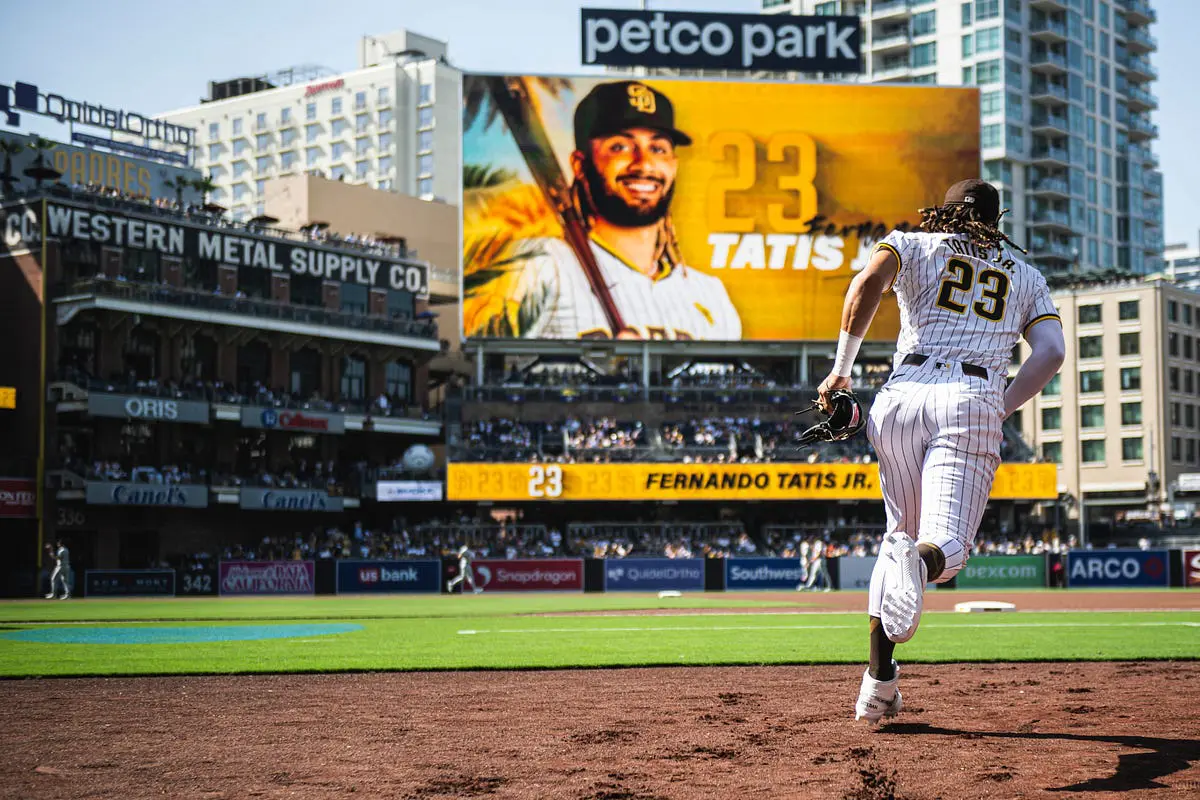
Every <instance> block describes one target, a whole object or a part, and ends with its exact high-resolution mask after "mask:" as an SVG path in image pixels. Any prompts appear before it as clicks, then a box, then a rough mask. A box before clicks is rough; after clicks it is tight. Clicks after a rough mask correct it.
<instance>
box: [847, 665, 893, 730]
mask: <svg viewBox="0 0 1200 800" xmlns="http://www.w3.org/2000/svg"><path fill="white" fill-rule="evenodd" d="M892 668H893V669H894V670H895V671H896V672H895V674H894V675H893V676H892V679H891V680H890V681H877V680H875V679H874V678H872V677H871V671H870V670H869V669H868V670H866V671H865V672H863V679H862V688H861V689H859V690H858V702H857V703H855V704H854V720H855V722H858V721H859V720H866V721H867V722H869V723H871V724H872V725H878V724H879V721H880V720H881V719H883V718H884V717H894V716H896V715H897V714H899V713H900V709H902V708H904V700H903V698H901V696H900V689H898V688H897V686H896V684H897V683H898V682H899V680H900V667H899V665H897V664H896V662H895V661H893V662H892Z"/></svg>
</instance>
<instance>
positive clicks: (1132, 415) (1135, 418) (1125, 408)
mask: <svg viewBox="0 0 1200 800" xmlns="http://www.w3.org/2000/svg"><path fill="white" fill-rule="evenodd" d="M1121 424H1122V425H1141V424H1142V404H1141V403H1121Z"/></svg>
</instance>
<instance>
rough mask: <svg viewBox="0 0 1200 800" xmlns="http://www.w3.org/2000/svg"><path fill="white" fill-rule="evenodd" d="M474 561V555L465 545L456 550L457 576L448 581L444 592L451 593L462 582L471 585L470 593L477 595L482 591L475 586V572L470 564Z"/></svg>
mask: <svg viewBox="0 0 1200 800" xmlns="http://www.w3.org/2000/svg"><path fill="white" fill-rule="evenodd" d="M474 560H475V554H474V553H472V552H471V549H470V548H469V547H467V546H466V545H465V544H464V545H463V546H462V547H460V548H459V549H458V574H457V575H455V576H454V577H453V578H451V579H450V582H449V583H447V584H446V591H447V592H453V591H454V587H455V586H458V585H459V584H460V583H462V582H463V581H464V580H465V581H466V582H467V583H469V584H471V591H472V592H474V593H475V594H479V593H480V592H482V591H483V589H480V588H479V587H478V586H477V585H476V584H475V570H474V568H473V567H472V566H471V562H472V561H474Z"/></svg>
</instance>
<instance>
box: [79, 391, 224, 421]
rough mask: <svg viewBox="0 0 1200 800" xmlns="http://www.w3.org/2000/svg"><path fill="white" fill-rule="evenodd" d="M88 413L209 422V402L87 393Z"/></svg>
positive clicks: (105, 415) (118, 417)
mask: <svg viewBox="0 0 1200 800" xmlns="http://www.w3.org/2000/svg"><path fill="white" fill-rule="evenodd" d="M88 413H89V414H91V415H92V416H93V417H116V418H117V419H138V420H145V421H147V422H196V423H199V424H201V425H204V424H206V423H207V422H208V403H205V402H203V401H200V400H170V399H164V398H162V397H140V396H138V395H127V394H101V393H98V392H89V393H88Z"/></svg>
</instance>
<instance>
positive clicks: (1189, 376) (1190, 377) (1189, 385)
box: [1183, 369, 1196, 394]
mask: <svg viewBox="0 0 1200 800" xmlns="http://www.w3.org/2000/svg"><path fill="white" fill-rule="evenodd" d="M1195 378H1196V373H1194V372H1192V371H1191V370H1190V369H1185V370H1184V371H1183V393H1184V394H1195V393H1196V380H1195Z"/></svg>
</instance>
